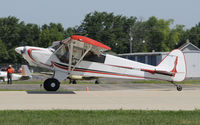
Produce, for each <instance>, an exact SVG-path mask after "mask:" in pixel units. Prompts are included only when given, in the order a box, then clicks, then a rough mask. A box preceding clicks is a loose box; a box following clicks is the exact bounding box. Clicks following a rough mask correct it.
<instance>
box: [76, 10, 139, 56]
mask: <svg viewBox="0 0 200 125" xmlns="http://www.w3.org/2000/svg"><path fill="white" fill-rule="evenodd" d="M135 22H136V17H130V18H128V17H125V16H122V15H117V16H115V15H114V14H113V13H106V12H96V11H95V12H93V13H89V14H87V15H86V16H85V19H84V20H83V22H82V23H81V25H80V26H79V27H78V28H77V33H78V34H83V35H87V36H88V37H91V38H93V39H95V40H97V41H100V42H102V43H104V44H106V45H108V46H110V47H111V48H112V50H113V51H114V52H117V53H124V52H129V39H130V36H129V34H130V28H131V26H132V25H133V24H134V23H135Z"/></svg>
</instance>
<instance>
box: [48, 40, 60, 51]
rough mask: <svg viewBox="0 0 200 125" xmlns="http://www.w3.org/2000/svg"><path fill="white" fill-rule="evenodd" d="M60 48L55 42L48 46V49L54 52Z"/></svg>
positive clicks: (57, 42)
mask: <svg viewBox="0 0 200 125" xmlns="http://www.w3.org/2000/svg"><path fill="white" fill-rule="evenodd" d="M60 46H61V44H60V41H55V42H53V44H52V46H50V47H49V48H51V49H53V50H54V51H56V50H57V49H58V48H59V47H60Z"/></svg>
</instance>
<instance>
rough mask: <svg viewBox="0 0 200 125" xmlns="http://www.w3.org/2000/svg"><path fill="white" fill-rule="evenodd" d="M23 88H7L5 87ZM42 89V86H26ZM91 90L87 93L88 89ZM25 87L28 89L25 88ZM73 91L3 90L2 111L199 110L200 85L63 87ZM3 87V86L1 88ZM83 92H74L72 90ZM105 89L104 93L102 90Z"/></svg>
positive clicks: (1, 95) (0, 106)
mask: <svg viewBox="0 0 200 125" xmlns="http://www.w3.org/2000/svg"><path fill="white" fill-rule="evenodd" d="M16 86H17V87H22V86H24V85H4V87H5V88H6V87H8V88H9V89H10V88H11V87H14V88H15V89H16ZM34 86H35V87H36V88H40V87H39V85H28V86H26V87H34ZM86 86H88V87H89V91H85V87H86ZM26 87H25V88H26ZM65 87H67V88H68V89H70V90H71V91H60V92H46V91H39V90H38V91H34V90H30V91H27V92H26V91H0V100H1V101H0V110H6V109H11V110H16V109H34V110H37V109H42V110H46V109H80V110H82V109H84V110H93V109H98V110H100V109H144V110H195V109H200V86H199V85H198V84H197V85H184V86H183V88H184V89H183V91H181V92H178V91H176V89H175V88H174V86H172V85H170V84H169V85H168V84H160V85H159V84H102V85H93V84H92V85H62V86H61V88H64V89H65ZM0 88H2V85H1V86H0ZM75 88H76V89H78V90H83V91H73V89H75ZM106 88H107V89H106ZM102 90H103V91H102Z"/></svg>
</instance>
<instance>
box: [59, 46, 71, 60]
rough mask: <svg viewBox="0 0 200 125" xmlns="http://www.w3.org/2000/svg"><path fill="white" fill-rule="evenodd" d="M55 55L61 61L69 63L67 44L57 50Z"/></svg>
mask: <svg viewBox="0 0 200 125" xmlns="http://www.w3.org/2000/svg"><path fill="white" fill-rule="evenodd" d="M56 56H57V57H58V59H59V60H60V61H61V62H63V63H69V49H68V46H62V47H61V48H60V49H59V50H58V51H57V52H56Z"/></svg>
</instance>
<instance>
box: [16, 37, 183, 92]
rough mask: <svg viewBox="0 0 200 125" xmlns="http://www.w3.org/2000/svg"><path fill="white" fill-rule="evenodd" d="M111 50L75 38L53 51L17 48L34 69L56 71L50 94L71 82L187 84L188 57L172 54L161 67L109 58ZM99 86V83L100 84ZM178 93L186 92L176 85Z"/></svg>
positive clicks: (55, 45) (46, 84)
mask: <svg viewBox="0 0 200 125" xmlns="http://www.w3.org/2000/svg"><path fill="white" fill-rule="evenodd" d="M110 49H111V48H110V47H108V46H106V45H104V44H102V43H100V42H97V41H95V40H93V39H90V38H88V37H84V36H79V35H73V36H71V37H69V38H67V39H65V40H62V41H56V42H53V45H52V46H51V47H49V48H40V47H32V46H22V47H18V48H16V49H15V50H16V52H17V53H19V54H21V55H22V56H23V57H24V59H25V60H27V61H28V63H29V64H30V65H32V66H39V67H44V68H48V69H51V70H52V71H54V74H53V76H52V78H48V79H47V80H45V81H44V88H45V89H46V90H47V91H56V90H57V89H58V88H59V87H60V81H62V80H65V79H70V81H71V82H74V83H75V82H76V81H75V80H77V79H98V78H102V77H107V78H123V79H136V78H138V79H141V78H146V79H156V80H166V81H170V82H172V83H173V82H175V81H178V82H179V81H183V80H184V79H185V76H186V64H185V57H184V54H183V53H182V51H180V50H178V49H175V50H173V51H171V52H170V53H169V54H168V55H167V56H166V57H165V58H164V59H163V60H162V61H161V63H160V64H159V65H157V66H152V65H148V64H143V63H139V62H136V61H132V60H128V59H124V58H121V57H117V56H113V55H109V54H105V53H104V51H106V50H110ZM96 82H97V83H98V80H97V81H96ZM174 85H175V86H176V87H177V90H178V91H181V90H182V87H181V86H180V85H176V84H174Z"/></svg>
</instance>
